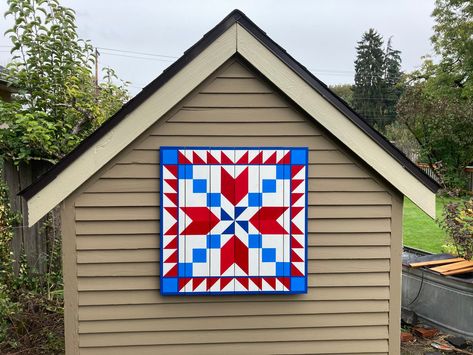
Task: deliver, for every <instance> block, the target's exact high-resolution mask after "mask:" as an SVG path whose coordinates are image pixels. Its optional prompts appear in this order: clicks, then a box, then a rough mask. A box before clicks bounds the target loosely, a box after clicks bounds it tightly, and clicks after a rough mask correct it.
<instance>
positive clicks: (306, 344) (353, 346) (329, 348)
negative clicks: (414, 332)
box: [81, 339, 388, 355]
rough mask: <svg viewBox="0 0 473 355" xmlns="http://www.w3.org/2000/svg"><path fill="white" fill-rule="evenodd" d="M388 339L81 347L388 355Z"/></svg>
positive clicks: (177, 353) (233, 354) (123, 354)
mask: <svg viewBox="0 0 473 355" xmlns="http://www.w3.org/2000/svg"><path fill="white" fill-rule="evenodd" d="M387 351H388V341H387V340H370V339H365V340H336V341H330V340H321V341H298V342H291V341H284V342H281V341H277V342H273V343H270V342H266V343H238V345H237V346H235V345H234V344H232V345H228V344H205V345H204V344H202V345H194V344H192V345H187V346H186V345H175V346H174V345H163V346H155V345H150V346H127V347H119V346H114V347H90V348H81V354H82V355H92V354H93V355H95V354H97V353H100V354H103V355H116V354H120V355H136V354H140V355H155V354H173V355H184V354H185V355H194V354H196V352H197V353H199V354H206V355H214V354H215V355H221V354H225V355H240V354H264V353H269V354H301V353H302V354H339V355H343V354H355V353H356V354H372V355H386V354H387Z"/></svg>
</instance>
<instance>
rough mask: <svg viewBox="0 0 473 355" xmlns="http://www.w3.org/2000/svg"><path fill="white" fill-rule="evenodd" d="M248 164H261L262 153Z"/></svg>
mask: <svg viewBox="0 0 473 355" xmlns="http://www.w3.org/2000/svg"><path fill="white" fill-rule="evenodd" d="M250 164H263V152H259V153H258V154H257V155H256V156H255V157H254V158H253V160H252V161H251V162H250Z"/></svg>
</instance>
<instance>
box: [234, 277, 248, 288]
mask: <svg viewBox="0 0 473 355" xmlns="http://www.w3.org/2000/svg"><path fill="white" fill-rule="evenodd" d="M237 281H238V282H239V283H241V285H242V286H243V287H244V288H245V290H248V278H247V277H238V278H237Z"/></svg>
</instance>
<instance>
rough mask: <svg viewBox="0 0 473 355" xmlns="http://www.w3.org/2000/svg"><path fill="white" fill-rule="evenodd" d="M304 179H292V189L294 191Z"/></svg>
mask: <svg viewBox="0 0 473 355" xmlns="http://www.w3.org/2000/svg"><path fill="white" fill-rule="evenodd" d="M302 181H304V180H299V179H294V180H292V181H291V189H292V191H294V190H295V189H297V187H298V186H299V185H300V184H301V183H302Z"/></svg>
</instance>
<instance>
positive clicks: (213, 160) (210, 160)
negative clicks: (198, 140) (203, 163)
mask: <svg viewBox="0 0 473 355" xmlns="http://www.w3.org/2000/svg"><path fill="white" fill-rule="evenodd" d="M207 164H220V162H219V161H218V160H217V159H216V158H215V157H214V156H213V155H212V154H210V152H207Z"/></svg>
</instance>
